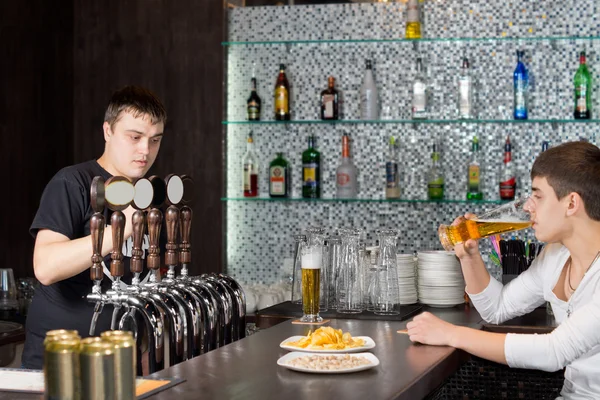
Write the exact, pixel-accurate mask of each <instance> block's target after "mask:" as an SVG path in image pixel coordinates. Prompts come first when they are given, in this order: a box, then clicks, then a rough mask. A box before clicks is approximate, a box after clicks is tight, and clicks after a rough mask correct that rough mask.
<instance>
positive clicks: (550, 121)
mask: <svg viewBox="0 0 600 400" xmlns="http://www.w3.org/2000/svg"><path fill="white" fill-rule="evenodd" d="M598 122H600V119H525V120H515V119H380V120H360V119H359V120H345V119H340V120H333V121H323V120H294V121H223V122H222V124H223V125H261V124H262V125H285V124H553V123H556V124H582V123H598Z"/></svg>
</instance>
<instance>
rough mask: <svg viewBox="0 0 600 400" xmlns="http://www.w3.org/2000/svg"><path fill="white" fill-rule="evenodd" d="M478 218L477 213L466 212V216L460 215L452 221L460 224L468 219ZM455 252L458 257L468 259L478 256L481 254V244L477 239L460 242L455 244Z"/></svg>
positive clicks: (454, 224)
mask: <svg viewBox="0 0 600 400" xmlns="http://www.w3.org/2000/svg"><path fill="white" fill-rule="evenodd" d="M474 218H477V216H476V215H475V214H470V213H466V214H465V215H464V217H458V218H456V219H455V220H454V222H453V223H452V225H453V226H456V225H460V224H461V223H463V222H464V221H465V220H467V219H474ZM454 252H455V254H456V257H458V258H459V259H461V260H462V259H467V258H471V257H478V256H479V255H480V254H479V244H478V243H477V241H476V240H473V239H469V240H467V241H466V242H464V243H458V244H456V245H455V246H454Z"/></svg>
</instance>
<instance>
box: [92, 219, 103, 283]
mask: <svg viewBox="0 0 600 400" xmlns="http://www.w3.org/2000/svg"><path fill="white" fill-rule="evenodd" d="M90 233H91V235H92V251H93V254H92V268H90V278H91V279H92V281H94V282H100V281H102V278H104V274H103V272H102V242H103V241H104V215H102V214H101V213H99V212H97V213H94V215H92V218H91V219H90Z"/></svg>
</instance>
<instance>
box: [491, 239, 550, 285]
mask: <svg viewBox="0 0 600 400" xmlns="http://www.w3.org/2000/svg"><path fill="white" fill-rule="evenodd" d="M490 241H491V243H492V251H491V254H490V260H491V261H492V262H493V263H494V264H496V265H497V266H498V267H500V268H501V269H502V283H503V284H507V283H508V282H510V281H511V280H513V279H514V278H516V277H517V276H518V275H519V274H520V273H522V272H523V271H526V270H527V269H528V268H529V266H530V265H531V263H533V260H535V258H536V257H537V256H538V254H540V252H541V251H542V249H543V247H544V245H543V244H542V243H537V242H532V241H531V240H527V241H525V240H521V239H516V238H514V237H513V238H512V239H510V240H501V239H500V236H499V235H496V236H490Z"/></svg>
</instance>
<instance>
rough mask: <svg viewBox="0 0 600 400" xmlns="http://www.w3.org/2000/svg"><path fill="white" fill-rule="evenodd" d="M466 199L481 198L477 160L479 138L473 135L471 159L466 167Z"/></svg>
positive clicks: (479, 171)
mask: <svg viewBox="0 0 600 400" xmlns="http://www.w3.org/2000/svg"><path fill="white" fill-rule="evenodd" d="M467 200H483V192H482V191H481V164H480V162H479V139H477V136H475V137H473V145H472V147H471V161H470V162H469V169H468V187H467Z"/></svg>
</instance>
